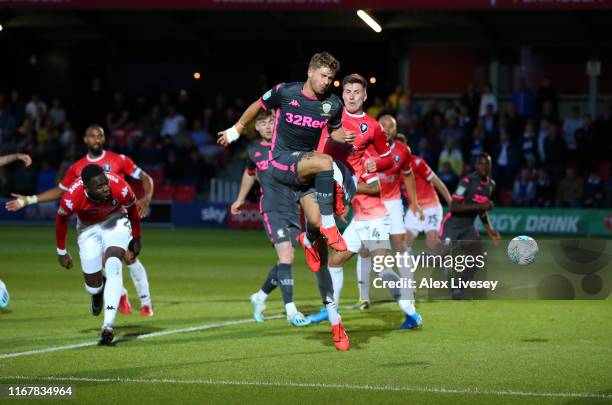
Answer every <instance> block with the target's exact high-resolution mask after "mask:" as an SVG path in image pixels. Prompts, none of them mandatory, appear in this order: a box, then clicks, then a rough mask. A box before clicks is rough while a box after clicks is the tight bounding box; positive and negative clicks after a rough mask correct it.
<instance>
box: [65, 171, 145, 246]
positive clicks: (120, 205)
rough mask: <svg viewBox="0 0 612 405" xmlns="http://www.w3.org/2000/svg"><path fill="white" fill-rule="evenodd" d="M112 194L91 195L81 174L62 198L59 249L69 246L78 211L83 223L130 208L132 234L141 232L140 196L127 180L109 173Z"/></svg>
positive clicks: (79, 219)
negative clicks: (71, 224)
mask: <svg viewBox="0 0 612 405" xmlns="http://www.w3.org/2000/svg"><path fill="white" fill-rule="evenodd" d="M106 176H107V177H108V183H109V185H110V189H111V198H110V199H109V200H107V201H103V202H96V201H93V200H91V199H90V198H89V197H88V196H87V192H86V191H85V186H84V185H83V180H81V178H80V177H79V178H78V179H77V181H75V182H74V183H72V184H71V185H70V187H69V188H68V190H66V192H65V193H64V195H63V196H62V198H61V200H60V206H59V208H58V209H57V216H56V241H57V247H58V248H59V249H65V247H66V234H67V227H68V219H70V217H71V216H72V214H76V215H77V218H78V224H79V226H82V225H93V224H97V223H100V222H103V221H104V220H105V219H107V218H109V217H110V216H111V215H113V214H115V213H117V212H121V211H122V210H127V214H128V216H129V218H130V222H131V224H132V236H133V237H135V238H136V237H139V236H140V216H139V215H138V211H137V210H136V204H135V203H136V196H135V195H134V192H133V191H132V189H131V188H130V186H129V185H128V184H127V183H126V182H125V180H123V179H121V178H119V177H117V176H115V175H113V174H111V173H107V174H106Z"/></svg>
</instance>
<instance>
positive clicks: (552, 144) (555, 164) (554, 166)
mask: <svg viewBox="0 0 612 405" xmlns="http://www.w3.org/2000/svg"><path fill="white" fill-rule="evenodd" d="M544 156H545V159H544V161H543V162H542V163H543V164H544V166H545V167H546V168H548V176H549V178H550V179H552V183H553V185H554V186H557V185H558V184H559V181H560V179H561V177H562V176H563V171H564V168H565V166H566V159H567V147H566V146H565V141H564V140H563V138H561V136H559V134H558V130H557V126H556V125H550V126H549V128H548V137H547V138H546V140H545V141H544Z"/></svg>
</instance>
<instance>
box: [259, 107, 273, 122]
mask: <svg viewBox="0 0 612 405" xmlns="http://www.w3.org/2000/svg"><path fill="white" fill-rule="evenodd" d="M269 117H274V110H273V109H271V108H270V109H268V110H260V111H259V112H258V113H257V116H256V117H255V122H258V121H263V120H265V119H268V118H269Z"/></svg>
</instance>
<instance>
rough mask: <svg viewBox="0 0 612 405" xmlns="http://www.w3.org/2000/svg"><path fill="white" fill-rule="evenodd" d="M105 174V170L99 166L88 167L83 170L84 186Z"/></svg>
mask: <svg viewBox="0 0 612 405" xmlns="http://www.w3.org/2000/svg"><path fill="white" fill-rule="evenodd" d="M101 174H104V170H102V167H100V166H98V165H93V164H92V165H87V166H85V167H84V168H83V170H81V179H82V180H83V183H84V184H89V181H90V180H91V179H93V178H94V177H98V176H99V175H101Z"/></svg>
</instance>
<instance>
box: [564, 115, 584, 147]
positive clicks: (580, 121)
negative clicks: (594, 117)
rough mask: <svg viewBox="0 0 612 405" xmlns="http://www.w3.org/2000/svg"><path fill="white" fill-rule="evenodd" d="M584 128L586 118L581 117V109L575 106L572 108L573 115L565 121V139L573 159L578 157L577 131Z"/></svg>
mask: <svg viewBox="0 0 612 405" xmlns="http://www.w3.org/2000/svg"><path fill="white" fill-rule="evenodd" d="M582 127H584V118H583V117H582V116H581V115H580V107H578V106H575V107H574V108H572V113H571V114H570V115H568V116H567V117H565V119H564V120H563V139H564V140H565V145H566V146H567V150H568V153H569V154H570V158H571V159H574V158H575V157H576V150H577V148H578V144H577V142H576V131H577V130H579V129H580V128H582Z"/></svg>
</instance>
